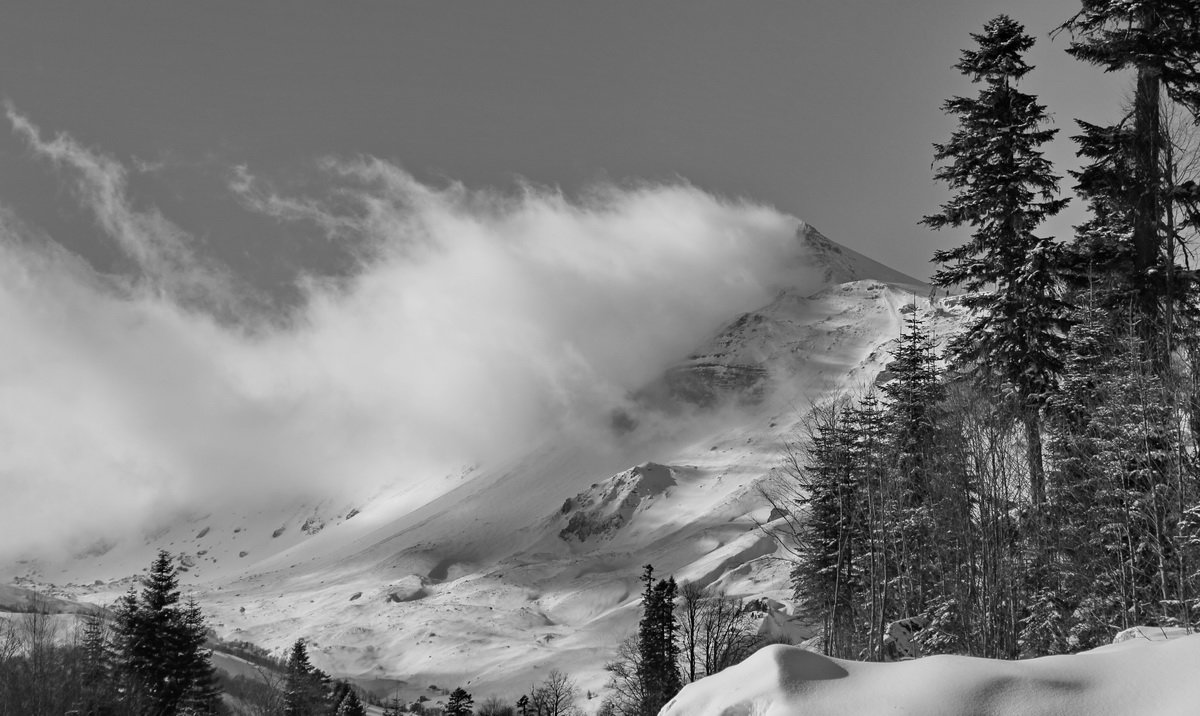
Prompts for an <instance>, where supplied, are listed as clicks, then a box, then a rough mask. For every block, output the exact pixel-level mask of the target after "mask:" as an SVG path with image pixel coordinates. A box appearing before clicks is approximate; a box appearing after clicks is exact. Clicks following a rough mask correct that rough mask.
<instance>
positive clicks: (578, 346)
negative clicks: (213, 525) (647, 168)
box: [0, 107, 817, 557]
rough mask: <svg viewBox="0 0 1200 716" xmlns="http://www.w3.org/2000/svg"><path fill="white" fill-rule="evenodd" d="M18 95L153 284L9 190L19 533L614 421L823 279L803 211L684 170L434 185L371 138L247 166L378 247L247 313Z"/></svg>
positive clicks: (34, 536)
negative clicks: (283, 173)
mask: <svg viewBox="0 0 1200 716" xmlns="http://www.w3.org/2000/svg"><path fill="white" fill-rule="evenodd" d="M8 114H9V119H10V121H12V123H13V125H14V127H15V129H16V132H17V133H18V134H20V135H22V136H23V137H25V139H26V140H27V141H28V142H29V144H30V146H31V147H32V148H33V149H34V152H35V154H36V155H38V156H41V157H45V158H46V159H49V160H51V161H52V162H54V163H55V165H57V166H59V167H61V169H62V170H63V173H64V175H65V176H66V177H67V178H68V180H69V181H70V182H72V185H73V186H74V188H75V190H76V195H77V196H78V197H79V200H80V202H81V203H82V204H83V205H84V206H86V207H88V208H89V209H90V210H92V211H93V212H94V213H95V215H96V217H97V223H98V224H99V225H100V226H101V227H102V228H103V229H104V231H105V232H106V233H107V234H108V235H109V236H110V237H111V238H112V239H113V240H114V242H115V243H116V244H117V245H118V246H119V247H120V248H121V250H123V251H124V252H125V253H126V254H127V255H128V256H129V257H130V258H131V259H133V260H134V261H135V262H136V263H137V265H138V266H139V267H140V268H141V270H142V275H141V277H140V278H139V279H138V280H137V281H135V284H137V285H142V284H143V283H144V284H145V285H148V286H152V287H153V290H127V287H118V289H116V290H115V289H114V286H113V285H112V282H111V281H110V280H108V279H106V278H105V277H101V276H97V275H96V274H95V273H94V272H93V271H92V270H91V269H90V268H89V267H88V266H86V265H85V264H84V263H83V262H82V261H81V260H80V259H78V258H76V257H74V256H72V255H70V254H68V253H67V252H65V251H64V250H62V249H59V248H56V245H55V244H54V243H53V242H52V241H49V240H48V239H47V237H45V236H42V235H41V234H40V233H39V232H38V231H37V230H36V229H33V228H31V227H28V226H25V225H22V224H21V222H20V221H19V220H18V219H17V218H16V217H15V215H14V214H13V213H12V212H11V211H8V210H5V211H3V212H0V321H2V322H3V325H4V326H5V330H6V332H7V333H8V340H6V346H7V347H6V349H5V351H3V352H0V442H2V443H3V444H4V445H5V448H4V449H3V450H0V492H2V493H3V494H4V495H5V499H3V500H0V545H3V546H0V557H4V556H7V555H5V554H3V553H4V552H7V553H9V554H18V553H23V552H27V551H29V550H34V549H37V548H39V547H45V546H47V545H49V544H58V545H62V544H67V543H74V544H79V543H81V542H82V541H86V540H88V539H95V538H98V537H107V538H113V537H115V536H119V534H118V533H120V532H121V529H127V530H136V529H138V528H139V527H140V526H142V525H145V524H146V523H147V520H148V519H149V518H150V517H151V516H155V517H158V518H161V516H162V515H165V514H170V513H171V512H172V511H174V510H178V509H181V508H184V507H187V508H189V509H191V510H193V511H202V510H211V509H217V508H219V507H220V506H221V505H229V504H237V505H239V506H240V507H241V508H245V509H249V507H250V506H253V505H256V504H263V503H266V502H278V501H280V500H281V499H288V498H296V499H299V498H302V497H305V496H308V497H326V496H330V495H333V494H338V495H347V496H350V495H353V494H356V493H359V494H361V493H362V492H364V491H366V490H370V489H374V488H376V487H378V486H380V485H385V484H396V483H403V482H406V481H407V482H419V481H421V480H423V479H427V478H431V477H439V476H440V475H442V474H444V471H446V470H451V469H454V468H456V467H458V466H461V465H463V464H465V463H470V462H476V461H488V460H496V459H500V458H502V457H505V456H507V455H511V454H514V453H519V452H521V451H522V450H524V449H527V448H528V447H529V446H531V445H533V444H535V443H538V442H540V441H542V440H544V439H546V436H547V435H549V434H560V435H565V436H566V437H564V438H563V439H596V438H595V436H596V435H598V434H599V433H596V432H593V428H594V427H595V426H597V425H601V424H604V423H605V421H606V419H607V416H608V415H609V411H611V410H612V409H613V408H615V407H617V406H620V405H622V404H623V402H624V401H625V400H626V397H627V395H628V393H629V391H631V390H634V389H636V388H638V387H640V386H641V385H643V384H645V383H646V382H648V381H650V380H651V379H653V378H655V377H656V376H658V375H659V374H660V373H661V371H662V370H663V369H664V368H665V367H666V366H667V365H669V364H670V363H672V362H674V361H677V360H679V359H681V358H683V357H685V356H686V354H687V353H688V351H689V350H691V349H693V348H695V347H696V346H698V345H699V344H701V343H702V342H703V341H704V340H706V339H707V338H708V337H710V336H711V335H712V334H713V332H714V331H715V330H716V329H717V328H719V326H720V325H721V324H722V323H723V322H725V321H727V320H729V319H731V318H733V317H734V316H736V315H737V314H738V313H739V312H742V311H746V310H751V309H753V308H756V307H758V306H760V305H762V304H763V303H765V302H767V301H768V300H769V299H770V298H771V297H772V296H773V295H774V294H775V293H776V292H777V291H778V290H779V288H781V287H782V286H786V285H795V284H797V283H802V282H804V281H812V282H814V283H815V281H816V280H817V279H816V278H815V276H813V275H812V274H811V273H806V271H805V269H804V268H803V261H802V257H800V256H799V251H800V250H801V245H800V242H799V241H798V240H797V239H796V231H797V228H798V225H799V222H798V221H797V220H796V219H794V218H791V217H789V216H786V215H783V214H780V213H778V212H776V211H774V210H772V209H770V208H767V207H762V206H757V205H754V204H751V203H747V202H740V201H729V200H723V199H720V198H717V197H713V196H711V195H709V194H706V193H705V192H703V191H701V190H699V189H696V188H695V187H691V186H688V185H685V184H679V185H673V186H660V185H642V186H633V187H623V188H622V187H616V186H612V185H605V186H598V187H595V188H593V189H592V190H591V191H589V192H587V193H586V194H585V195H584V196H582V197H579V198H568V197H566V196H564V195H563V194H562V193H560V192H558V191H553V190H547V189H539V188H534V187H528V186H527V187H522V188H521V189H520V190H518V191H516V192H507V193H505V192H498V191H491V190H470V189H467V188H465V187H463V186H461V185H457V184H451V185H449V186H444V187H433V186H429V185H426V184H423V183H421V182H419V181H417V180H416V179H414V178H413V177H412V176H411V175H409V174H407V173H406V172H404V171H403V170H402V169H400V168H399V167H396V166H394V165H392V164H390V163H388V162H385V161H383V160H380V159H375V158H370V157H366V158H360V159H354V160H327V161H324V162H322V163H321V164H320V165H319V166H318V168H317V169H316V170H315V171H314V174H313V176H312V178H311V181H310V182H309V183H308V184H306V186H307V187H308V190H307V193H303V194H300V193H296V194H292V193H289V192H288V191H286V190H282V189H279V188H277V187H276V186H275V185H274V183H273V182H272V181H271V180H270V179H268V178H263V177H257V176H255V175H253V174H252V173H251V172H250V171H249V170H248V169H247V168H245V167H242V168H237V169H234V170H233V171H232V172H231V177H232V178H231V181H230V187H231V189H232V190H233V191H234V192H236V193H237V195H238V196H239V197H240V199H241V201H242V202H243V204H244V206H246V207H248V208H250V209H251V210H253V211H255V212H259V213H261V214H263V215H264V216H266V217H269V218H270V219H271V220H273V221H280V222H284V223H285V224H286V225H291V224H293V223H295V222H300V223H304V224H311V225H315V226H317V227H318V228H320V229H321V230H322V231H325V232H326V234H327V235H328V236H329V237H330V238H331V239H333V240H345V241H353V242H356V245H359V246H362V247H364V248H363V249H362V254H361V262H360V266H359V267H358V270H357V271H356V272H355V273H354V274H353V275H352V276H349V277H346V276H341V277H339V278H337V279H333V278H330V277H327V276H322V275H318V274H311V275H307V276H303V277H300V278H299V279H298V280H300V281H301V282H302V284H303V286H304V296H305V298H304V300H303V302H302V303H301V305H300V306H298V307H297V308H296V309H295V310H294V313H293V314H292V315H290V316H289V317H288V320H285V321H271V322H265V321H261V320H257V319H255V318H254V317H253V316H243V317H242V320H239V321H229V320H227V319H226V317H224V316H222V315H221V314H220V312H219V311H213V310H211V308H210V307H209V306H207V305H205V303H204V301H200V302H197V301H195V300H193V298H194V296H195V294H197V293H199V294H202V295H204V296H209V295H211V293H212V292H214V291H219V290H225V289H227V288H228V289H230V290H232V289H231V288H230V280H229V279H227V278H225V276H226V272H223V271H221V270H220V269H219V268H216V267H214V266H213V265H212V264H211V263H210V262H209V261H208V260H207V259H206V258H205V257H203V256H199V255H197V254H196V252H195V251H194V250H193V248H192V247H191V243H190V237H189V236H188V235H187V234H186V232H183V231H182V230H181V229H179V228H178V227H177V226H176V225H175V224H173V223H172V222H171V221H169V220H168V219H167V218H166V217H164V216H163V215H162V214H161V213H160V212H159V211H157V210H155V209H148V210H142V211H135V210H134V209H133V208H131V206H132V205H131V202H130V200H129V197H128V190H127V187H126V185H125V171H126V170H125V168H124V167H123V166H122V165H121V164H120V163H119V162H117V161H116V160H115V159H113V158H111V157H108V156H106V155H104V154H102V153H99V152H96V151H93V150H88V149H86V148H84V147H82V146H81V145H80V144H79V143H78V142H76V141H75V140H73V139H72V138H70V137H69V136H67V135H59V136H57V137H56V138H54V139H52V140H44V139H42V138H41V134H40V132H39V131H38V129H37V128H36V127H34V126H33V125H32V124H31V123H30V122H29V121H28V120H27V119H25V118H24V117H22V116H21V115H19V114H17V113H16V112H15V111H14V110H13V109H12V108H11V107H9V109H8ZM138 282H142V283H138ZM222 287H225V288H222ZM230 305H232V306H233V309H231V310H236V307H237V305H238V304H236V303H234V304H230ZM281 495H282V496H283V497H281Z"/></svg>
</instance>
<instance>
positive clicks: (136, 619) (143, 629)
mask: <svg viewBox="0 0 1200 716" xmlns="http://www.w3.org/2000/svg"><path fill="white" fill-rule="evenodd" d="M179 598H180V594H179V572H178V569H177V568H176V566H175V562H174V559H173V558H172V557H171V555H170V553H169V552H167V551H166V550H160V551H159V553H158V557H156V558H155V560H154V562H153V564H151V566H150V573H149V575H148V576H147V577H146V579H145V581H144V583H143V588H142V592H141V594H140V596H139V595H138V594H137V593H136V592H135V591H134V590H133V589H130V591H129V592H128V593H127V594H126V595H125V596H124V597H123V598H122V599H121V600H120V602H119V603H118V606H117V614H116V628H115V631H116V652H117V670H118V672H119V673H118V681H119V683H120V684H121V689H122V692H123V693H122V700H123V702H124V707H125V709H126V710H127V711H129V712H131V713H136V714H156V715H157V714H185V713H186V714H198V715H199V714H213V713H216V709H217V704H218V701H219V699H218V690H217V686H216V676H215V672H214V670H213V667H212V663H211V657H210V654H209V652H208V650H206V649H205V648H204V643H205V640H206V638H207V634H206V629H205V626H204V618H203V615H202V614H201V613H200V608H199V606H197V605H196V604H195V603H194V602H191V603H189V604H188V605H187V606H180V604H179Z"/></svg>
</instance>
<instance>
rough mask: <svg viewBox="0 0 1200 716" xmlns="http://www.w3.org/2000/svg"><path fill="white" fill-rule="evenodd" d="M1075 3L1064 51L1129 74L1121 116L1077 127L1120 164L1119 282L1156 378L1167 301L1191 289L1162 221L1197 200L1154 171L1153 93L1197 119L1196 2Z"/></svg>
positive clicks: (1158, 107)
mask: <svg viewBox="0 0 1200 716" xmlns="http://www.w3.org/2000/svg"><path fill="white" fill-rule="evenodd" d="M1081 6H1082V7H1081V9H1080V10H1079V12H1078V13H1076V14H1075V15H1074V16H1073V17H1072V18H1071V19H1070V20H1068V21H1067V22H1066V23H1065V24H1064V25H1063V26H1062V28H1060V29H1066V30H1068V31H1070V33H1071V35H1072V37H1073V40H1072V42H1071V46H1070V48H1069V49H1068V50H1067V51H1068V52H1069V53H1071V54H1072V55H1074V56H1075V57H1077V58H1079V59H1080V60H1083V61H1085V62H1089V63H1092V64H1095V65H1099V66H1101V67H1103V68H1104V70H1105V71H1106V72H1113V71H1118V70H1125V69H1132V70H1134V71H1135V72H1136V83H1137V87H1136V91H1135V93H1134V102H1133V108H1132V111H1131V112H1130V113H1129V115H1127V116H1126V117H1125V119H1123V120H1122V121H1121V122H1120V123H1119V124H1118V125H1116V126H1114V127H1109V128H1103V130H1102V131H1099V130H1100V129H1101V128H1096V127H1094V126H1092V125H1083V128H1084V132H1085V134H1084V136H1085V138H1092V139H1094V138H1096V137H1097V136H1099V135H1100V134H1101V133H1103V134H1106V135H1107V136H1108V138H1109V140H1110V141H1109V142H1108V145H1109V146H1108V152H1107V154H1109V155H1110V156H1116V155H1118V154H1123V155H1124V157H1126V158H1127V162H1126V165H1125V167H1123V168H1124V169H1125V170H1127V171H1125V172H1124V173H1123V176H1122V177H1121V181H1120V182H1112V183H1110V184H1109V186H1108V188H1109V190H1110V192H1111V194H1112V197H1113V198H1114V199H1116V200H1118V201H1119V202H1121V203H1123V204H1124V207H1123V208H1124V210H1125V212H1124V213H1125V214H1126V216H1127V219H1128V224H1129V228H1130V232H1129V235H1128V237H1127V239H1126V240H1127V242H1128V245H1129V251H1128V253H1129V256H1130V258H1131V264H1132V265H1131V266H1130V267H1129V269H1128V273H1127V275H1126V279H1127V281H1128V283H1129V285H1130V286H1131V289H1132V291H1133V293H1134V294H1135V305H1136V306H1137V308H1138V313H1139V314H1140V315H1139V318H1138V320H1137V321H1136V325H1137V326H1138V330H1139V335H1140V336H1141V338H1142V340H1143V342H1144V343H1145V346H1146V348H1147V350H1148V355H1150V356H1151V357H1152V358H1153V360H1154V363H1155V365H1156V366H1157V369H1158V370H1159V371H1160V372H1161V371H1162V370H1163V369H1165V368H1166V366H1167V362H1168V356H1167V351H1168V348H1167V346H1166V344H1164V342H1163V340H1162V339H1163V338H1164V337H1167V336H1169V334H1170V332H1171V331H1172V330H1174V327H1173V326H1171V325H1169V324H1171V321H1170V320H1169V319H1168V320H1164V318H1165V316H1164V312H1165V313H1166V316H1169V314H1170V312H1171V311H1172V304H1173V303H1174V302H1175V301H1176V300H1177V299H1178V296H1179V295H1182V293H1184V292H1186V291H1187V290H1188V289H1189V288H1190V286H1186V285H1181V283H1190V282H1191V278H1190V274H1187V273H1183V272H1180V271H1179V270H1178V268H1177V266H1176V265H1175V263H1176V247H1175V246H1174V243H1173V240H1172V239H1173V237H1172V236H1171V234H1170V232H1169V228H1170V224H1171V222H1169V221H1164V219H1165V218H1166V214H1167V211H1168V206H1169V205H1170V204H1171V203H1172V202H1175V201H1178V200H1184V201H1185V202H1190V203H1192V204H1194V201H1195V198H1196V191H1195V189H1194V184H1193V189H1191V190H1187V189H1183V190H1182V191H1176V190H1175V189H1176V188H1174V187H1170V186H1169V181H1168V179H1169V178H1168V177H1167V176H1165V175H1164V173H1163V170H1162V167H1163V164H1162V153H1163V151H1164V148H1165V147H1166V142H1167V138H1166V133H1165V132H1164V129H1165V127H1164V123H1163V117H1162V107H1163V99H1164V98H1163V97H1162V95H1163V92H1164V90H1165V93H1166V95H1167V97H1169V98H1170V99H1171V100H1173V101H1175V102H1178V103H1180V104H1181V105H1183V106H1184V107H1186V108H1187V109H1188V110H1189V111H1190V112H1191V113H1192V115H1193V117H1194V118H1195V117H1200V5H1197V3H1195V2H1193V0H1081ZM1086 148H1087V147H1086V145H1085V146H1084V149H1086ZM1081 183H1082V182H1081ZM1093 186H1094V185H1093ZM1176 292H1179V293H1176ZM1172 294H1175V295H1172ZM1164 328H1165V329H1166V330H1164Z"/></svg>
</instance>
